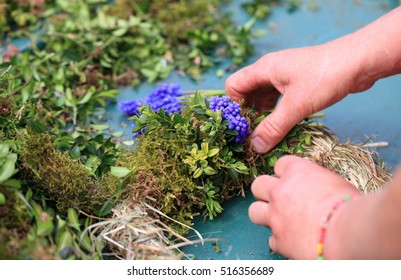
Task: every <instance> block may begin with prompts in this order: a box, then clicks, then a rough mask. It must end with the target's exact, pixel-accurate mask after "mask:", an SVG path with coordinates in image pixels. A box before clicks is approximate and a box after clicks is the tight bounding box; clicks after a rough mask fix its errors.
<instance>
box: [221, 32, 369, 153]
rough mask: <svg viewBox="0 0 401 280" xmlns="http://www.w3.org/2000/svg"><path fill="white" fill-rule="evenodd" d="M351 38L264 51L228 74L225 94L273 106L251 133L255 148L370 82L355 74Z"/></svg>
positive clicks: (277, 139) (260, 148)
mask: <svg viewBox="0 0 401 280" xmlns="http://www.w3.org/2000/svg"><path fill="white" fill-rule="evenodd" d="M354 49H356V48H353V47H352V36H351V35H348V36H346V37H343V38H340V39H338V40H335V41H332V42H330V43H327V44H324V45H320V46H314V47H306V48H300V49H289V50H284V51H280V52H275V53H270V54H267V55H265V56H263V57H262V58H260V59H259V60H258V61H257V62H255V63H254V64H252V65H250V66H248V67H245V68H243V69H241V70H239V71H238V72H236V73H234V74H233V75H231V76H230V77H229V78H228V79H227V82H226V90H227V93H228V95H229V96H230V97H231V98H232V99H234V100H241V99H244V100H245V102H246V104H247V105H248V106H253V107H254V108H255V109H257V110H258V111H263V110H267V109H272V108H273V107H274V106H275V104H276V102H277V100H278V98H279V96H280V94H282V95H283V97H282V99H281V101H280V102H279V104H278V105H277V108H276V109H275V110H274V112H273V113H271V114H270V115H269V116H268V117H266V118H265V119H264V120H263V121H262V122H261V123H260V124H259V125H258V126H257V127H256V129H255V131H254V132H253V134H252V136H251V141H252V144H253V146H254V148H255V150H256V151H257V152H260V153H264V152H267V151H269V150H271V149H272V148H273V147H274V146H275V145H276V144H277V143H279V142H280V141H281V139H283V138H284V137H285V135H286V134H287V133H288V132H289V131H290V130H291V128H292V127H293V126H295V125H296V124H297V123H298V122H300V121H302V120H303V119H304V118H306V117H308V116H309V115H311V114H313V113H315V112H317V111H319V110H322V109H324V108H326V107H328V106H330V105H332V104H334V103H336V102H338V101H340V100H341V99H342V98H344V97H345V96H346V95H347V94H348V93H350V92H359V91H362V90H365V89H368V88H369V87H371V86H372V85H373V83H374V82H372V81H371V80H365V79H362V78H361V73H360V72H361V69H360V65H361V64H362V63H361V62H359V61H358V60H359V59H360V58H359V57H358V54H357V53H355V51H354Z"/></svg>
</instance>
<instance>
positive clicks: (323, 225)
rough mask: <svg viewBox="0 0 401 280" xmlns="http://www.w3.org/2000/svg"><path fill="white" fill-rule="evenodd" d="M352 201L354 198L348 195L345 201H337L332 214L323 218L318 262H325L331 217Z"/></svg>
mask: <svg viewBox="0 0 401 280" xmlns="http://www.w3.org/2000/svg"><path fill="white" fill-rule="evenodd" d="M350 200H352V197H351V196H349V195H347V196H344V197H343V199H341V200H339V201H336V202H335V203H334V205H333V207H332V210H331V211H330V213H329V214H328V215H327V216H324V217H323V218H322V225H321V228H320V236H319V243H318V244H317V246H316V253H317V257H316V259H318V260H325V259H326V258H325V257H324V255H323V253H324V249H323V248H324V240H325V237H326V230H327V224H328V222H329V221H330V219H331V217H332V216H333V214H334V212H335V211H336V210H337V209H338V207H340V206H341V205H342V204H344V203H345V202H348V201H350Z"/></svg>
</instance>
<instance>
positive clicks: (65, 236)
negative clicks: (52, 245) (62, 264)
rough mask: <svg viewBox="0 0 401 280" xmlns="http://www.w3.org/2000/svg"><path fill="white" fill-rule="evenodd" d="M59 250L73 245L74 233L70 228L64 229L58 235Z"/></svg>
mask: <svg viewBox="0 0 401 280" xmlns="http://www.w3.org/2000/svg"><path fill="white" fill-rule="evenodd" d="M59 230H60V229H59ZM56 245H57V251H59V252H60V251H61V250H62V249H63V248H65V247H67V246H71V245H72V235H71V233H70V232H69V231H68V230H64V231H63V232H62V233H61V234H59V235H57V237H56Z"/></svg>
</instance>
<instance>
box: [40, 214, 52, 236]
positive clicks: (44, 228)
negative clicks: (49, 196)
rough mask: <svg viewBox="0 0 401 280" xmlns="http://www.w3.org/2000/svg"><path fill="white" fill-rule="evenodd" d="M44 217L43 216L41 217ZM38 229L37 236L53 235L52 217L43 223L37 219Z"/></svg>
mask: <svg viewBox="0 0 401 280" xmlns="http://www.w3.org/2000/svg"><path fill="white" fill-rule="evenodd" d="M41 216H42V215H41ZM37 223H38V227H37V229H36V234H37V235H39V236H47V235H49V234H50V233H52V231H53V229H54V224H53V221H52V219H51V217H48V218H46V220H44V221H42V220H40V218H39V219H37Z"/></svg>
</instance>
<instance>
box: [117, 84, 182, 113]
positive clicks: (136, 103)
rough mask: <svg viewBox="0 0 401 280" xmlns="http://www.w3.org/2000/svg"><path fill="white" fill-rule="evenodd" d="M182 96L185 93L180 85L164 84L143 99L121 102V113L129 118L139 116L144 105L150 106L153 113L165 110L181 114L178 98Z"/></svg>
mask: <svg viewBox="0 0 401 280" xmlns="http://www.w3.org/2000/svg"><path fill="white" fill-rule="evenodd" d="M182 95H183V92H182V91H181V89H180V85H179V84H175V83H171V84H162V85H161V86H159V87H158V88H156V89H154V90H153V91H152V92H151V93H150V94H149V96H147V97H145V98H143V99H139V100H127V101H122V102H120V104H119V108H120V111H121V112H123V113H124V114H126V115H128V116H133V115H137V114H139V113H140V112H139V109H140V107H141V106H142V105H144V104H145V105H149V106H150V107H151V108H152V110H153V111H157V110H159V109H164V110H165V111H166V112H168V113H170V114H171V113H176V112H177V113H180V112H181V106H182V105H181V104H180V103H179V101H178V97H180V96H182Z"/></svg>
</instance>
